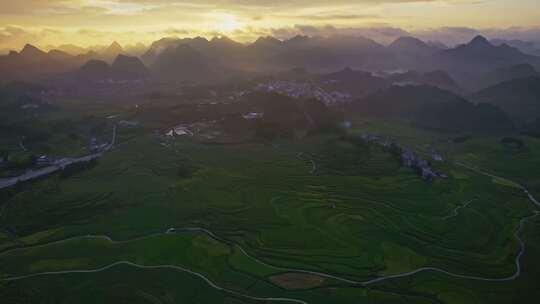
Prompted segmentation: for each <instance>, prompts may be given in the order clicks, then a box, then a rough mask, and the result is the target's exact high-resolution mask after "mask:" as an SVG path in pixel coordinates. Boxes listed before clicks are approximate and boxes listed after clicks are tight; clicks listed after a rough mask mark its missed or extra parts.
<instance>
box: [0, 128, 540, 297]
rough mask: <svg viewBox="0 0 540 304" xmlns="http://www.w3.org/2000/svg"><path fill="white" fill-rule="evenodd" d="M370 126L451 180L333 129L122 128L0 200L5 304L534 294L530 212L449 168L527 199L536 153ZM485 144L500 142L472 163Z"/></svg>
mask: <svg viewBox="0 0 540 304" xmlns="http://www.w3.org/2000/svg"><path fill="white" fill-rule="evenodd" d="M360 126H362V125H360ZM377 126H378V128H379V130H382V131H381V134H388V135H389V136H390V135H392V136H393V137H394V138H397V139H398V140H400V141H401V142H403V144H404V145H413V144H414V143H418V144H419V143H421V142H422V141H426V142H429V143H434V144H435V145H436V146H437V148H438V149H440V150H442V151H444V152H445V153H446V154H447V155H448V156H449V160H448V161H446V162H444V163H438V164H436V166H437V169H438V170H441V171H442V172H445V173H446V174H447V175H448V176H449V178H448V179H444V180H442V179H441V180H435V181H433V182H431V183H428V182H425V181H423V180H422V179H420V178H419V177H418V176H417V175H416V174H415V173H414V172H413V171H412V170H410V169H407V168H403V167H401V165H400V162H399V159H397V158H395V157H394V156H393V155H392V154H391V153H389V152H388V151H386V150H384V149H383V148H381V147H379V146H377V145H373V144H367V143H364V142H361V141H360V140H358V142H356V141H354V140H353V141H351V140H350V138H349V137H346V138H344V137H343V136H342V135H340V134H332V133H329V134H321V135H314V136H308V137H305V138H302V139H280V140H277V141H273V142H246V143H237V144H205V143H200V142H197V141H194V140H192V139H190V138H178V139H174V140H170V139H167V140H166V139H164V138H163V136H161V135H156V134H155V133H153V132H149V131H148V130H146V129H145V128H139V129H135V130H130V129H125V128H124V129H122V128H121V129H120V130H119V139H118V145H117V146H116V147H115V148H114V149H113V150H112V151H111V152H110V153H107V154H106V155H104V157H103V158H101V159H100V160H99V161H98V164H97V165H96V166H94V167H92V168H90V169H88V170H85V171H82V172H79V173H77V174H76V175H73V176H70V177H67V178H66V177H62V176H54V177H51V178H48V179H43V180H40V181H37V182H33V183H31V184H25V185H21V186H20V187H18V189H16V190H12V191H9V193H3V194H2V195H3V197H2V200H3V202H2V205H1V213H0V219H1V222H2V228H3V230H5V231H9V232H10V233H7V232H6V233H5V234H0V252H1V253H0V275H1V283H0V294H2V295H3V298H5V299H8V302H6V303H20V301H22V300H24V299H33V300H35V299H37V298H38V297H42V295H44V294H46V297H44V298H42V300H43V301H44V302H50V303H67V302H74V301H75V302H80V303H84V302H91V303H95V301H96V299H101V300H103V301H116V300H118V301H130V302H134V303H148V302H150V303H178V302H189V303H193V302H201V303H209V302H214V303H255V302H265V301H266V302H268V303H270V302H284V303H328V302H333V303H363V302H366V303H374V302H376V303H498V302H500V303H505V302H507V301H508V299H509V298H512V299H524V300H526V299H529V298H530V297H535V296H537V295H536V294H535V293H536V292H537V291H532V292H526V293H525V292H523V291H524V290H530V289H529V288H530V287H531V286H534V285H535V283H534V282H535V281H537V280H538V277H539V276H540V273H539V272H538V269H539V265H538V262H537V261H536V260H535V259H534V257H535V256H537V255H538V254H539V253H540V252H539V250H540V248H539V245H540V239H539V235H538V233H537V231H538V227H539V226H538V225H539V224H540V222H539V220H538V218H536V217H531V216H533V215H534V214H535V213H534V212H535V210H536V207H535V205H534V204H532V203H531V202H530V201H529V199H528V197H527V195H526V194H525V193H524V192H523V191H522V189H521V188H520V187H519V186H516V184H515V183H512V182H509V181H508V180H505V179H494V178H491V177H489V176H486V175H482V174H481V173H479V172H475V171H473V170H471V169H469V168H466V167H463V166H460V165H458V164H456V163H455V161H463V162H467V163H468V164H473V165H475V166H479V167H480V168H483V169H485V170H491V171H490V172H493V173H498V174H500V175H501V176H503V177H507V178H508V179H509V180H512V181H515V182H517V183H519V184H524V185H527V186H528V182H531V183H532V184H531V185H532V186H533V187H532V188H531V190H532V191H533V193H535V191H536V189H538V188H537V182H536V181H535V180H534V179H533V178H529V177H528V176H527V175H525V173H524V172H526V171H523V170H520V171H519V172H520V174H521V175H518V174H517V173H514V170H513V168H514V166H515V167H519V166H523V167H526V166H529V165H530V162H533V161H536V160H538V159H540V158H539V157H538V156H537V158H534V156H535V155H538V149H537V145H538V143H537V141H536V140H534V139H529V138H526V139H525V141H526V145H527V147H528V150H527V151H525V152H522V151H513V152H512V151H510V152H509V151H506V150H504V149H506V148H505V147H498V146H497V145H498V143H497V141H496V140H495V139H493V140H492V142H489V141H488V140H485V139H484V140H483V141H476V140H474V139H473V140H471V141H470V142H466V143H464V144H460V145H458V144H450V143H448V142H445V141H444V140H443V139H442V138H444V136H448V135H446V134H445V135H440V134H437V133H430V134H429V136H428V135H426V134H425V132H426V131H419V130H418V131H415V129H414V128H411V129H407V131H406V132H407V134H405V135H404V132H405V131H404V130H405V129H404V128H399V127H386V126H387V124H386V123H384V122H370V125H369V126H365V127H364V129H365V130H370V128H377ZM359 128H360V129H358V130H356V129H354V130H352V131H351V132H352V134H355V132H359V131H361V130H362V127H359ZM385 132H387V133H385ZM404 136H405V137H406V138H405V137H404ZM479 147H480V148H482V149H485V150H489V149H491V150H494V151H495V152H493V153H482V154H481V155H483V157H484V158H482V159H479V158H475V157H474V156H473V155H474V153H473V152H472V151H478V150H479V149H480V148H479ZM504 151H506V152H504ZM501 153H506V154H501ZM511 153H513V154H511ZM521 153H528V155H527V157H522V154H521ZM534 153H536V154H534ZM505 157H506V159H505ZM535 159H536V160H535ZM505 166H506V167H505ZM186 168H188V169H186ZM186 170H187V172H186ZM523 219H527V220H526V221H525V220H523ZM521 226H522V227H521ZM520 227H521V228H520ZM521 240H523V242H524V243H525V244H526V251H525V252H524V254H523V256H522V257H521V254H520V253H522V252H521V251H522V248H521V247H522V246H521V243H520V241H521ZM518 255H519V256H520V258H519V259H517V257H518ZM516 261H517V262H518V264H519V266H520V267H521V272H520V273H519V276H517V277H515V275H516V274H517V272H518V269H517V264H516ZM401 275H403V276H401ZM98 282H99V283H98ZM127 286H129V288H128V287H127ZM471 286H473V287H474V288H471ZM494 287H497V289H496V290H497V291H496V292H495V291H493V290H495V289H494ZM50 290H54V292H50ZM67 290H71V291H77V292H76V293H73V292H66V291H67ZM200 290H205V292H198V291H200Z"/></svg>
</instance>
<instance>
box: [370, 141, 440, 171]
mask: <svg viewBox="0 0 540 304" xmlns="http://www.w3.org/2000/svg"><path fill="white" fill-rule="evenodd" d="M360 138H361V139H362V140H363V141H365V142H368V143H376V144H379V145H381V146H382V147H385V148H391V149H392V150H393V151H399V152H400V158H401V164H402V166H404V167H407V168H411V169H414V170H416V172H418V175H419V176H421V177H422V179H424V180H425V181H433V180H434V179H436V178H444V179H445V178H447V176H446V175H444V174H441V173H439V172H437V171H435V170H434V169H433V168H432V167H431V163H430V162H429V161H427V160H426V159H424V158H422V157H421V156H420V155H418V154H417V153H415V152H413V151H411V150H409V149H405V148H402V147H400V146H399V145H397V144H396V143H395V142H394V141H392V140H390V139H388V138H384V139H383V138H381V137H379V136H377V135H375V134H369V133H366V134H362V135H360ZM428 153H429V155H430V156H431V158H432V159H433V160H434V161H439V162H442V161H444V158H443V157H442V155H441V154H439V153H437V151H435V149H434V148H433V147H431V146H429V147H428Z"/></svg>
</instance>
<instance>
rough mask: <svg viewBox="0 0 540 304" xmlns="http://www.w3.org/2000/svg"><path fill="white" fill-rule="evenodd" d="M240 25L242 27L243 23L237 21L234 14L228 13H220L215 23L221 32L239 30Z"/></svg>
mask: <svg viewBox="0 0 540 304" xmlns="http://www.w3.org/2000/svg"><path fill="white" fill-rule="evenodd" d="M242 27H244V24H242V23H241V22H240V21H238V19H237V18H236V16H234V15H229V14H224V15H221V16H220V18H219V22H218V24H217V28H218V30H220V31H222V32H232V31H235V30H239V29H241V28H242Z"/></svg>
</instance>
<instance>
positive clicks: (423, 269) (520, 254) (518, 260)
mask: <svg viewBox="0 0 540 304" xmlns="http://www.w3.org/2000/svg"><path fill="white" fill-rule="evenodd" d="M458 165H460V166H462V167H465V168H468V169H470V170H473V171H475V172H477V173H479V174H482V175H485V176H488V177H496V178H502V177H499V176H495V175H493V174H489V173H486V172H484V171H482V170H479V169H477V168H473V167H470V166H467V165H464V164H458ZM507 180H508V179H507ZM516 185H520V184H519V183H516ZM520 187H522V190H523V191H524V192H525V193H526V194H527V197H528V198H529V200H530V201H531V203H533V204H534V205H535V207H540V203H539V202H538V200H537V199H536V198H535V197H534V196H533V195H532V194H531V193H530V192H529V191H528V190H527V189H526V188H525V187H523V186H521V185H520ZM471 202H472V200H471V201H469V202H468V204H470V203H471ZM464 207H465V206H461V208H464ZM458 208H459V207H458ZM457 210H459V209H457ZM457 210H455V212H457ZM539 214H540V212H539V211H538V210H534V212H533V214H532V215H528V216H526V217H524V218H522V219H521V220H520V222H519V226H518V228H517V229H516V231H515V232H514V237H515V238H516V240H517V241H518V243H519V247H520V250H519V251H518V254H517V255H516V257H515V259H514V263H515V265H516V271H515V272H514V273H513V274H512V275H510V276H508V277H502V278H493V277H482V276H474V275H465V274H459V273H453V272H451V271H447V270H444V269H441V268H437V267H420V268H417V269H415V270H412V271H409V272H405V273H400V274H394V275H388V276H381V277H378V278H374V279H371V280H366V281H358V280H353V279H349V278H345V277H342V276H338V275H334V274H331V273H324V272H318V271H310V270H304V269H294V268H286V267H279V266H275V265H271V264H268V263H266V262H264V261H261V260H259V259H257V258H255V257H253V256H251V255H249V254H248V253H247V251H246V250H244V249H243V248H242V247H241V246H240V245H239V244H238V243H234V242H231V241H228V240H224V239H221V238H220V237H218V236H217V235H216V234H214V233H213V232H211V231H209V230H207V229H205V228H200V227H190V228H170V229H168V230H167V231H165V232H163V233H154V234H151V235H147V236H142V237H139V238H135V239H131V240H124V241H115V240H113V239H112V238H110V237H109V236H93V235H86V236H77V237H71V238H68V239H64V240H59V241H55V242H51V243H46V244H41V245H36V246H28V247H21V248H15V249H11V250H8V251H4V252H0V256H2V255H6V254H9V253H13V252H15V251H23V250H28V249H32V248H38V247H45V246H49V245H53V244H59V243H63V242H67V241H70V240H75V239H82V238H100V239H106V240H108V241H110V242H113V243H126V242H133V241H135V240H140V239H144V238H151V237H156V236H160V235H165V234H175V233H179V232H201V233H205V234H207V235H208V236H209V237H211V238H213V239H216V240H218V241H220V242H224V243H226V244H228V245H230V246H234V247H235V248H239V250H241V251H242V253H243V254H244V255H246V256H247V257H249V258H250V259H252V260H254V261H256V262H258V263H260V264H261V265H265V266H267V267H271V268H274V269H276V270H279V271H282V272H293V273H304V274H311V275H316V276H320V277H325V278H332V279H336V280H338V281H341V282H344V283H348V284H352V285H359V286H368V285H372V284H375V283H381V282H383V281H387V280H392V279H398V278H405V277H409V276H413V275H416V274H418V273H421V272H438V273H442V274H445V275H448V276H450V277H455V278H461V279H467V280H476V281H485V282H505V281H512V280H515V279H517V278H518V277H519V276H520V275H521V271H522V265H521V258H522V257H523V255H524V254H525V249H526V246H525V242H524V241H523V239H522V238H521V233H522V231H523V229H524V227H525V225H526V224H527V223H528V221H529V220H531V219H533V218H535V217H537V216H538V215H539ZM121 264H125V265H129V266H133V267H136V268H140V269H166V268H168V269H175V270H179V271H183V272H188V273H190V274H193V275H195V276H197V277H199V278H201V279H203V280H205V281H206V282H207V283H208V284H209V285H210V286H211V287H213V288H216V289H218V290H222V291H225V292H228V293H231V294H235V295H237V296H242V297H246V298H249V299H253V300H261V301H281V302H292V303H302V304H305V303H306V302H304V301H302V300H297V299H288V298H257V297H252V296H249V295H245V294H241V293H238V292H236V291H233V290H229V289H225V288H222V287H219V286H218V285H216V284H215V283H213V282H211V281H210V280H209V279H208V278H206V277H205V276H204V275H202V274H200V273H197V272H194V271H191V270H189V269H186V268H183V267H180V266H176V265H157V266H147V265H139V264H135V263H132V262H129V261H118V262H115V263H113V264H110V265H108V266H104V267H102V268H98V269H90V270H85V269H81V270H68V271H59V272H43V273H35V274H30V275H24V276H14V277H7V278H2V279H0V280H3V281H14V280H21V279H25V278H30V277H36V276H45V275H59V274H68V273H91V272H100V271H105V270H108V269H110V268H112V267H114V266H117V265H121Z"/></svg>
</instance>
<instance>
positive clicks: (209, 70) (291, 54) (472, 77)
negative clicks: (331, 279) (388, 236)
mask: <svg viewBox="0 0 540 304" xmlns="http://www.w3.org/2000/svg"><path fill="white" fill-rule="evenodd" d="M69 48H71V49H73V50H74V49H75V47H73V46H69V47H68V46H64V49H69ZM79 51H80V50H79ZM125 53H127V52H126V51H125V50H124V49H123V48H122V46H120V45H119V44H118V43H116V42H115V43H113V44H111V45H110V46H109V47H107V48H105V49H104V50H102V51H101V52H100V53H97V52H93V51H91V52H88V53H85V54H82V55H71V54H69V53H68V52H65V51H61V50H52V51H49V52H43V51H41V50H39V49H37V48H35V47H33V46H31V45H27V46H25V48H24V49H23V50H22V51H21V52H11V53H10V54H8V55H6V56H0V74H1V75H2V76H0V77H2V78H0V80H4V81H7V80H14V79H16V80H37V79H43V78H46V77H48V76H51V75H54V74H60V73H65V72H70V71H73V70H76V69H78V68H79V67H81V66H83V65H84V64H86V63H87V62H88V61H89V60H102V61H106V62H108V63H112V62H113V61H114V59H116V58H117V56H118V55H119V54H124V55H125ZM140 59H141V61H142V62H143V63H144V64H145V65H146V66H147V67H148V69H149V70H150V73H151V76H152V78H153V79H157V80H159V81H160V82H178V81H192V82H197V83H212V82H220V81H224V80H227V79H229V78H230V75H231V73H236V74H242V73H243V74H246V75H250V74H261V73H273V72H280V71H286V70H290V69H292V68H304V69H306V70H308V71H310V72H316V73H328V72H333V71H337V70H343V69H345V68H348V67H350V68H352V69H355V70H364V71H369V72H380V71H401V74H402V75H399V76H396V79H401V80H403V81H411V82H420V83H426V82H427V81H426V80H427V79H434V80H435V81H437V82H446V84H445V86H446V87H445V88H447V89H450V90H455V89H456V88H458V87H462V88H465V89H468V90H470V91H473V90H477V89H479V88H480V87H478V85H477V83H482V82H481V81H479V79H481V78H483V77H486V74H487V73H491V72H493V71H494V70H497V69H501V68H505V67H509V66H513V65H528V66H530V67H531V68H532V69H535V68H538V67H540V57H537V56H533V55H528V54H525V53H522V52H521V51H520V50H519V49H517V48H514V47H511V46H508V45H507V44H501V45H494V44H492V43H490V42H489V41H488V40H487V39H486V38H484V37H481V36H478V37H475V38H474V39H473V40H471V41H470V42H469V43H466V44H463V45H459V46H457V47H455V48H450V49H448V48H444V46H440V45H438V44H433V43H426V42H424V41H422V40H419V39H417V38H414V37H401V38H398V39H397V40H396V41H394V42H393V43H391V44H390V45H388V46H384V45H381V44H379V43H377V42H375V41H373V40H370V39H367V38H362V37H348V36H331V37H308V36H296V37H293V38H291V39H288V40H283V41H282V40H278V39H275V38H273V37H261V38H259V39H257V40H256V41H255V42H253V43H251V44H247V45H246V44H241V43H238V42H235V41H233V40H231V39H229V38H227V37H215V38H213V39H211V40H207V39H205V38H201V37H196V38H184V39H177V38H163V39H160V40H158V41H155V42H154V43H152V44H151V45H150V47H149V48H148V49H147V50H146V51H145V52H144V54H142V55H141V56H140ZM408 71H409V72H410V71H416V72H414V73H412V74H411V73H409V72H408ZM433 71H445V72H446V73H441V72H437V73H436V74H426V73H433ZM407 73H409V74H407ZM444 74H446V75H444ZM396 81H399V80H396ZM487 84H488V85H489V84H491V83H489V82H488V83H487Z"/></svg>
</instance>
